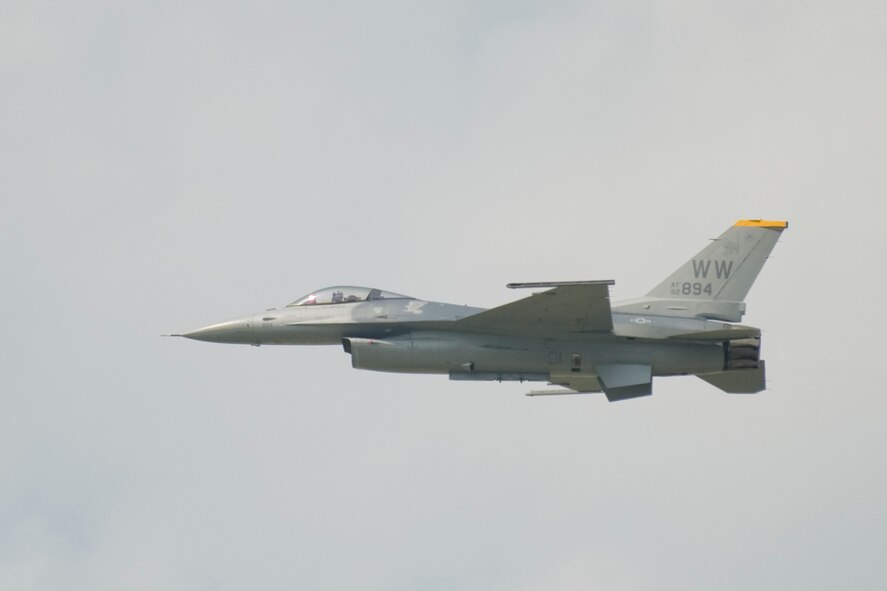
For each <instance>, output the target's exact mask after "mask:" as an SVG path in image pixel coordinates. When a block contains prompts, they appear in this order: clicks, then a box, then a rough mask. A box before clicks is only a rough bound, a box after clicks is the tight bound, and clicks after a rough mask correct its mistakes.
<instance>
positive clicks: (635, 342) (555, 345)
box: [174, 220, 788, 402]
mask: <svg viewBox="0 0 887 591" xmlns="http://www.w3.org/2000/svg"><path fill="white" fill-rule="evenodd" d="M786 228H788V222H783V221H766V220H741V221H739V222H737V223H736V224H735V225H733V226H732V227H730V228H729V229H728V230H727V231H726V232H724V233H723V234H722V235H721V236H720V238H717V239H715V240H712V241H711V242H710V243H709V244H708V245H707V246H706V247H705V248H703V249H702V250H701V251H700V252H699V254H697V255H696V256H694V257H693V258H691V259H690V260H689V261H687V262H686V263H684V264H683V265H682V266H681V267H679V268H678V269H677V270H676V271H675V272H674V273H672V274H671V275H669V276H668V277H666V278H665V279H664V280H663V281H662V282H661V283H659V284H658V285H657V286H656V287H654V288H653V289H652V290H651V291H650V292H649V293H648V294H647V295H645V296H643V297H641V298H637V299H633V300H629V301H625V302H617V303H614V304H611V303H610V297H609V286H610V285H613V281H610V280H604V281H563V282H550V283H511V284H509V285H508V287H509V288H515V289H517V288H529V289H533V290H535V293H533V295H531V296H529V297H527V298H524V299H520V300H517V301H514V302H511V303H508V304H505V305H503V306H499V307H497V308H492V309H489V310H485V309H482V308H472V307H468V306H459V305H453V304H442V303H436V302H426V301H423V300H418V299H416V298H412V297H409V296H405V295H401V294H397V293H393V292H390V291H383V290H381V289H374V288H367V287H352V286H338V287H328V288H325V289H320V290H318V291H314V292H311V293H310V294H308V295H306V296H304V297H302V298H299V299H298V300H296V301H294V302H293V303H291V304H289V305H287V306H285V307H283V308H279V309H270V310H266V311H264V312H260V313H258V314H250V315H248V316H242V317H240V318H235V319H234V320H229V321H227V322H221V323H218V324H212V325H209V326H205V327H203V328H198V329H197V330H193V331H191V332H187V333H184V334H181V335H174V336H183V337H186V338H189V339H194V340H198V341H209V342H214V343H236V344H244V345H256V346H258V345H340V346H342V348H343V349H344V350H345V352H346V353H348V354H350V355H351V365H352V366H353V367H355V368H357V369H368V370H374V371H387V372H399V373H428V374H444V375H449V377H450V379H451V380H489V381H499V382H502V381H521V382H523V381H538V382H547V383H548V384H549V385H551V386H556V387H558V388H556V389H549V390H542V391H533V392H530V393H529V394H528V395H530V396H540V395H551V394H579V393H590V392H603V393H604V394H605V395H606V397H607V399H608V400H610V401H611V402H612V401H615V400H625V399H628V398H637V397H639V396H648V395H650V394H651V393H652V391H653V378H654V377H664V376H677V375H695V376H698V377H700V378H702V379H703V380H705V381H706V382H708V383H709V384H712V385H713V386H715V387H717V388H720V389H721V390H723V391H725V392H729V393H755V392H760V391H761V390H764V388H765V377H764V360H763V359H761V357H760V352H761V331H760V330H759V329H757V328H754V327H751V326H743V325H741V324H737V323H738V322H739V321H740V320H742V316H743V314H744V313H745V301H744V300H745V297H746V294H748V291H749V289H750V288H751V286H752V283H753V282H754V280H755V278H756V277H757V276H758V273H759V272H760V270H761V268H762V267H763V265H764V262H765V261H766V260H767V257H768V256H769V254H770V252H771V250H772V249H773V246H774V245H775V244H776V241H777V240H778V238H779V236H780V234H781V233H782V231H783V230H785V229H786Z"/></svg>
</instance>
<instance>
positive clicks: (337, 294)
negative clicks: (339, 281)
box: [332, 289, 345, 304]
mask: <svg viewBox="0 0 887 591" xmlns="http://www.w3.org/2000/svg"><path fill="white" fill-rule="evenodd" d="M332 295H333V297H332V303H334V304H341V303H342V302H344V301H345V294H343V293H342V292H341V291H339V290H338V289H337V290H335V291H333V294H332Z"/></svg>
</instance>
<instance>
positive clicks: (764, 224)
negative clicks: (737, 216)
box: [735, 220, 788, 228]
mask: <svg viewBox="0 0 887 591" xmlns="http://www.w3.org/2000/svg"><path fill="white" fill-rule="evenodd" d="M735 225H737V226H747V227H748V226H750V227H754V228H788V222H777V221H773V220H739V221H738V222H736V224H735Z"/></svg>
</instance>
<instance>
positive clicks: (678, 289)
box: [671, 281, 712, 296]
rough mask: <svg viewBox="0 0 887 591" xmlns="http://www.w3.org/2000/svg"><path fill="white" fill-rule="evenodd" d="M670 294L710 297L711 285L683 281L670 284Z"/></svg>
mask: <svg viewBox="0 0 887 591" xmlns="http://www.w3.org/2000/svg"><path fill="white" fill-rule="evenodd" d="M671 294H672V295H685V296H686V295H697V296H698V295H703V294H705V295H709V296H710V295H711V294H712V291H711V283H699V282H698V281H697V282H696V283H690V282H689V281H685V282H684V283H677V282H675V283H672V284H671Z"/></svg>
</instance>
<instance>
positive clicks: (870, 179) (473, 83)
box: [0, 0, 887, 591]
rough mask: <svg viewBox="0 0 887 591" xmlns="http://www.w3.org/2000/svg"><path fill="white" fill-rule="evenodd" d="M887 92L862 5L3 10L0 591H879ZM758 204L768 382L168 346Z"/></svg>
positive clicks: (634, 283)
mask: <svg viewBox="0 0 887 591" xmlns="http://www.w3.org/2000/svg"><path fill="white" fill-rule="evenodd" d="M885 72H887V10H885V8H884V4H883V2H877V1H872V2H854V1H848V2H808V1H804V2H802V1H796V2H791V1H772V0H771V1H768V2H705V1H687V2H657V1H646V2H631V3H626V2H618V1H611V2H564V1H552V0H545V1H541V0H540V1H535V0H517V1H515V0H510V1H507V2H505V1H490V2H470V1H462V0H448V1H446V2H406V1H400V2H397V1H379V2H344V1H332V2H273V1H258V2H181V1H176V2H168V1H159V2H158V1H152V2H142V1H137V2H125V3H121V2H112V1H107V2H70V3H66V2H61V3H57V2H43V1H39V0H37V1H35V0H29V1H27V2H23V1H17V0H12V1H9V0H7V1H5V2H2V3H0V85H2V86H0V173H2V174H0V205H2V209H0V269H2V275H0V287H2V289H0V294H2V295H0V302H2V308H3V315H4V317H3V320H2V326H3V328H4V330H3V335H2V338H0V403H2V411H0V588H2V589H16V590H31V589H33V590H53V591H55V590H57V589H67V590H71V591H79V590H109V591H110V590H119V589H145V590H155V589H165V590H174V591H175V590H189V591H190V590H203V589H207V590H210V589H212V590H227V589H246V588H250V589H271V590H276V589H281V590H282V589H336V590H338V589H342V590H346V589H347V590H350V589H370V590H376V589H378V590H404V591H406V590H415V589H421V590H426V589H427V590H450V589H453V590H456V589H458V590H490V589H496V590H500V589H501V590H509V591H513V590H518V591H520V590H527V591H529V590H536V589H554V590H557V589H579V588H583V589H590V588H593V589H608V590H609V589H613V590H623V589H624V590H661V589H675V590H678V589H680V590H687V589H700V590H702V589H706V590H707V589H728V590H729V589H736V590H746V589H786V588H794V589H841V588H844V589H883V588H885V587H887V563H885V562H884V555H885V553H887V539H885V536H887V534H885V532H887V468H885V460H884V455H885V451H887V430H885V428H884V424H885V411H887V399H885V396H884V389H885V387H884V384H883V382H884V374H883V371H881V370H882V369H883V367H884V354H885V352H887V349H885V346H884V343H883V334H884V330H885V328H887V327H885V324H887V323H885V321H884V318H883V306H882V304H881V300H882V298H883V296H884V293H885V288H887V285H885V283H887V282H885V278H884V277H885V271H884V265H885V254H887V249H885V246H884V239H883V236H884V232H885V229H884V228H885V226H884V224H885V218H887V216H885V214H887V206H885V196H887V166H885V163H887V149H885V137H887V115H885V105H887V74H885ZM756 217H763V218H769V219H788V220H789V221H790V222H791V226H790V228H789V230H788V231H787V232H785V234H784V235H783V238H782V240H781V242H780V243H779V244H778V245H777V246H776V250H775V251H774V256H773V257H772V258H771V259H770V261H769V263H768V265H767V266H766V267H765V268H764V270H763V272H762V274H761V276H760V278H759V280H758V282H757V283H756V285H755V287H754V288H753V289H752V291H751V293H750V296H749V300H748V315H747V316H746V318H745V322H746V323H747V324H752V325H755V326H760V327H762V328H763V330H764V337H763V349H764V357H765V358H766V359H767V361H768V373H769V379H770V384H769V386H770V387H769V389H768V391H766V392H765V393H762V394H760V395H757V396H730V395H727V394H724V393H723V392H721V391H719V390H717V389H715V388H713V387H712V386H710V385H708V384H706V383H704V382H703V381H701V380H699V379H696V378H693V377H684V378H668V379H657V380H656V381H655V383H654V395H653V396H652V397H650V398H646V399H639V400H633V401H627V402H623V403H617V404H609V403H607V401H606V399H605V398H604V397H603V395H590V396H571V397H554V398H546V399H539V398H534V399H531V398H527V397H524V396H523V393H524V392H526V391H527V387H526V385H520V384H495V383H476V384H475V383H461V382H460V383H456V382H449V381H448V380H446V379H445V378H444V377H441V376H401V375H389V374H380V373H373V372H362V371H356V370H353V369H351V367H350V359H349V357H348V356H347V355H346V354H344V353H343V352H342V350H341V348H339V347H317V348H309V347H305V348H297V347H278V348H275V347H261V348H253V347H241V346H226V345H216V344H209V343H200V342H191V341H185V340H181V339H162V338H160V337H159V335H160V334H161V333H166V332H180V331H184V330H189V329H193V328H196V327H198V326H203V325H205V324H209V323H211V322H215V321H219V320H223V319H226V318H229V317H233V316H239V315H242V314H246V313H251V312H255V311H258V310H262V309H265V308H269V307H273V306H279V305H283V304H286V303H287V302H289V301H292V300H294V299H296V298H297V297H300V296H302V295H304V294H306V293H308V292H310V291H312V290H314V289H317V288H319V287H323V286H327V285H335V284H356V285H370V286H376V287H380V288H382V289H387V290H392V291H396V292H401V293H407V294H410V295H413V296H416V297H418V298H422V299H430V300H435V301H444V302H451V303H459V304H463V303H464V304H472V305H477V306H484V307H490V306H495V305H497V304H500V303H505V302H506V301H509V300H511V299H515V298H517V297H519V296H520V295H526V294H518V293H515V292H512V291H510V290H507V289H505V288H504V284H505V283H507V282H509V281H547V280H568V279H614V280H615V281H616V285H615V286H614V288H613V290H612V294H613V298H614V299H616V300H618V299H623V298H630V297H634V296H637V295H641V294H643V293H644V292H646V290H648V289H649V288H651V287H652V286H654V285H656V284H657V283H658V282H659V281H660V280H661V279H663V278H664V277H665V276H666V275H667V274H669V273H670V272H671V271H672V270H673V269H674V268H676V267H677V266H678V265H680V264H681V263H683V262H684V261H685V260H686V259H687V258H689V257H690V256H691V255H693V254H694V253H695V252H696V251H697V250H699V249H700V248H702V247H703V246H704V245H705V244H706V243H707V239H709V238H712V237H715V236H717V235H719V234H720V233H721V232H722V231H723V230H724V229H725V228H726V227H727V226H728V225H730V224H732V223H733V222H735V221H736V220H737V219H741V218H756Z"/></svg>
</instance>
